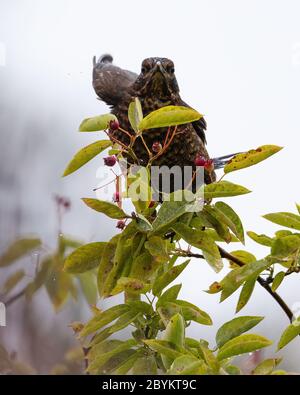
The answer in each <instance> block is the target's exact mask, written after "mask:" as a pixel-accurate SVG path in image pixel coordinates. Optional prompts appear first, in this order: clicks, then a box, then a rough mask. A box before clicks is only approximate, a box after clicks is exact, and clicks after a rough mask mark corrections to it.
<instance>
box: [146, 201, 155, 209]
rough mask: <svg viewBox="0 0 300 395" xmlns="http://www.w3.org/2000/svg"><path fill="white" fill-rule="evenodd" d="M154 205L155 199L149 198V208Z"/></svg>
mask: <svg viewBox="0 0 300 395" xmlns="http://www.w3.org/2000/svg"><path fill="white" fill-rule="evenodd" d="M154 206H155V201H154V200H151V202H150V203H149V206H148V207H149V208H152V207H154Z"/></svg>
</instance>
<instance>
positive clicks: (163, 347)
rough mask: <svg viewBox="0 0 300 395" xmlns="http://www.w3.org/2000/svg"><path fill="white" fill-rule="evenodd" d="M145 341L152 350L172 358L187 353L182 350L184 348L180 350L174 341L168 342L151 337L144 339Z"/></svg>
mask: <svg viewBox="0 0 300 395" xmlns="http://www.w3.org/2000/svg"><path fill="white" fill-rule="evenodd" d="M144 343H145V344H146V345H147V346H148V347H150V348H151V349H152V350H154V351H156V352H157V353H159V354H162V355H165V356H166V357H168V358H170V359H172V360H175V359H176V358H178V357H180V356H181V355H182V354H186V353H187V352H182V350H180V351H178V349H179V347H177V346H176V345H175V344H174V343H171V342H168V341H166V340H155V339H149V340H144Z"/></svg>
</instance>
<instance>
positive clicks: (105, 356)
mask: <svg viewBox="0 0 300 395" xmlns="http://www.w3.org/2000/svg"><path fill="white" fill-rule="evenodd" d="M135 345H136V341H135V340H134V339H130V340H126V341H125V342H121V343H120V344H117V345H116V346H115V347H114V348H113V350H111V351H108V352H104V353H103V352H98V353H97V354H96V355H94V357H93V359H92V361H91V362H90V363H89V366H88V369H87V370H88V371H89V372H92V371H93V370H99V369H100V368H101V367H102V366H103V365H104V364H105V363H106V362H108V361H109V360H110V358H112V357H114V356H115V355H117V354H119V353H121V352H122V351H126V350H128V349H131V347H133V346H135ZM99 351H100V350H99Z"/></svg>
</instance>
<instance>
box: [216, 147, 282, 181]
mask: <svg viewBox="0 0 300 395" xmlns="http://www.w3.org/2000/svg"><path fill="white" fill-rule="evenodd" d="M282 148H283V147H278V146H277V145H262V146H261V147H258V148H256V149H252V150H250V151H248V152H244V153H241V154H237V155H235V156H234V157H233V158H232V159H231V160H230V161H229V162H228V163H227V164H226V165H225V167H224V173H225V174H227V173H230V172H232V171H236V170H240V169H244V168H245V167H249V166H253V165H256V164H257V163H259V162H262V161H263V160H265V159H267V158H268V157H269V156H271V155H274V154H276V152H278V151H280V150H281V149H282Z"/></svg>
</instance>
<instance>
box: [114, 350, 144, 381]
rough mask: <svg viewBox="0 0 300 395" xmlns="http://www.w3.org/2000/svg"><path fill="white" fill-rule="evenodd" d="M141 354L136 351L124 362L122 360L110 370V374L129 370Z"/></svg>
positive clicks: (125, 372)
mask: <svg viewBox="0 0 300 395" xmlns="http://www.w3.org/2000/svg"><path fill="white" fill-rule="evenodd" d="M141 355H142V354H141V353H140V352H139V351H136V352H135V353H134V354H132V355H131V356H130V357H129V358H127V359H126V360H125V361H124V362H122V363H121V364H120V365H119V366H117V367H116V368H115V369H114V370H113V371H112V372H111V374H116V375H121V374H127V373H128V372H129V370H130V369H131V368H132V367H133V365H134V364H135V361H137V360H139V359H140V357H141Z"/></svg>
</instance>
